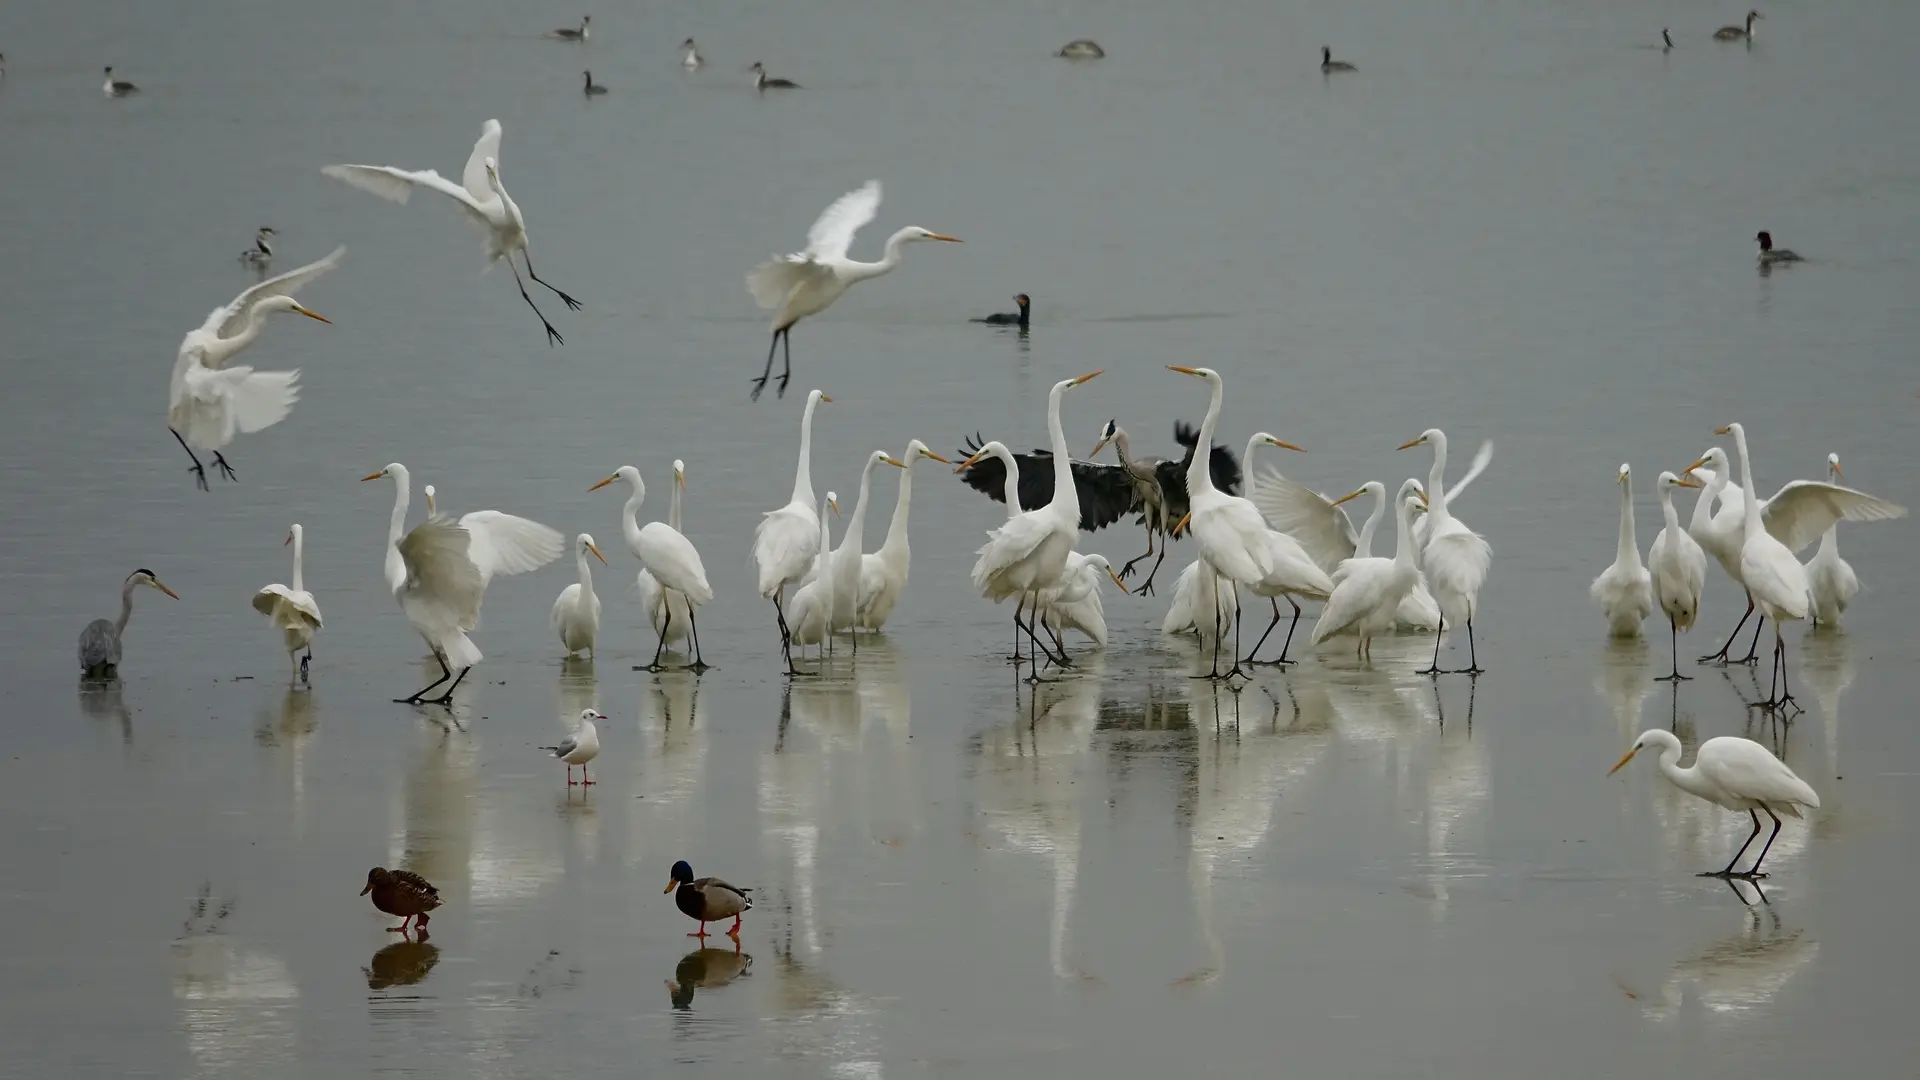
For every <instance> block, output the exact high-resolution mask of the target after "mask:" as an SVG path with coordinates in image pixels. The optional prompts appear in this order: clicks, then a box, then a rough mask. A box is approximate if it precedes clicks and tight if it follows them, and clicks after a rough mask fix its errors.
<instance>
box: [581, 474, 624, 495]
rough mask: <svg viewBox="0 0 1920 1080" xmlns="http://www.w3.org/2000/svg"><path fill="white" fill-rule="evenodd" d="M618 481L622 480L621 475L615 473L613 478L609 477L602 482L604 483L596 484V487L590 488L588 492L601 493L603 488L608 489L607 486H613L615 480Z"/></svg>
mask: <svg viewBox="0 0 1920 1080" xmlns="http://www.w3.org/2000/svg"><path fill="white" fill-rule="evenodd" d="M618 479H620V474H619V473H614V474H613V475H612V476H609V477H607V478H606V479H605V480H602V481H600V482H599V483H597V484H595V485H593V486H592V487H590V488H588V489H587V490H588V491H599V490H600V489H601V488H603V487H606V486H607V485H608V484H611V483H613V482H614V481H615V480H618Z"/></svg>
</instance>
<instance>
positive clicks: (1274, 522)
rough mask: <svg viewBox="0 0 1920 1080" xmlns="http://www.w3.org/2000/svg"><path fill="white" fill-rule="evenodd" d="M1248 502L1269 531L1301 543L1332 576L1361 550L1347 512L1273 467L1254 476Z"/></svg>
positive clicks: (1316, 563) (1308, 555) (1317, 564)
mask: <svg viewBox="0 0 1920 1080" xmlns="http://www.w3.org/2000/svg"><path fill="white" fill-rule="evenodd" d="M1247 498H1248V499H1250V500H1252V501H1253V505H1254V506H1256V507H1258V508H1259V510H1260V516H1261V517H1263V518H1265V519H1266V521H1267V527H1268V528H1270V529H1272V530H1273V531H1274V532H1280V533H1286V534H1287V535H1288V536H1291V537H1293V538H1294V539H1295V540H1297V541H1299V542H1300V546H1301V547H1302V548H1304V549H1305V550H1306V553H1307V557H1308V558H1310V559H1312V560H1313V561H1314V564H1315V565H1316V566H1318V567H1320V569H1322V570H1325V571H1326V572H1327V573H1329V574H1331V573H1333V571H1334V569H1335V568H1336V567H1338V566H1339V565H1340V564H1341V563H1342V562H1344V561H1346V560H1347V559H1350V558H1352V557H1353V553H1354V551H1355V550H1356V549H1357V548H1358V547H1359V544H1360V534H1359V533H1357V532H1355V531H1354V528H1353V519H1352V518H1350V517H1348V516H1347V512H1346V510H1344V509H1342V508H1341V507H1338V506H1335V505H1333V500H1331V499H1329V498H1327V497H1326V496H1325V495H1322V494H1320V493H1319V492H1317V491H1315V490H1313V489H1312V488H1310V487H1307V486H1306V485H1305V484H1298V483H1295V482H1294V481H1292V480H1289V479H1287V478H1286V477H1284V476H1282V475H1280V472H1279V470H1277V469H1274V468H1272V467H1271V466H1269V467H1268V468H1265V469H1262V470H1261V471H1260V472H1258V473H1256V474H1254V478H1253V486H1252V488H1251V489H1250V490H1249V492H1248V493H1247Z"/></svg>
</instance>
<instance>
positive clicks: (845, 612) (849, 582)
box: [824, 450, 907, 648]
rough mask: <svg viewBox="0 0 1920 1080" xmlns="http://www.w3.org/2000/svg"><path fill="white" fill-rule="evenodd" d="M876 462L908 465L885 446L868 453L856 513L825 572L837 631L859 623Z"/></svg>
mask: <svg viewBox="0 0 1920 1080" xmlns="http://www.w3.org/2000/svg"><path fill="white" fill-rule="evenodd" d="M876 465H892V466H895V467H896V468H901V469H904V468H906V467H907V466H906V463H905V462H903V461H901V460H900V459H899V458H896V457H894V456H893V455H892V454H889V453H887V452H886V451H885V450H875V451H874V452H873V453H871V454H868V455H867V464H866V467H865V468H863V469H861V470H860V494H859V495H858V496H857V497H856V498H855V499H854V501H853V516H852V517H850V518H848V519H847V529H846V532H844V533H843V534H841V537H840V546H839V547H837V548H835V549H834V550H833V554H832V556H831V557H830V558H829V559H828V560H827V566H826V569H825V570H824V574H825V576H826V577H827V578H829V579H830V580H831V581H832V582H833V629H834V630H835V631H836V632H837V631H840V630H847V629H852V628H854V627H855V626H857V624H858V623H859V607H860V577H861V571H862V569H863V566H862V562H863V561H864V560H863V559H862V557H861V554H860V548H861V546H862V543H863V541H864V539H865V538H864V537H863V536H862V535H861V534H862V533H863V532H864V531H865V529H866V525H867V497H868V496H869V495H871V494H873V469H874V466H876ZM856 640H857V639H856ZM858 647H859V646H858V645H856V646H855V648H858Z"/></svg>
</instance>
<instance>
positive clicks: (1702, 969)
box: [1641, 889, 1820, 1023]
mask: <svg viewBox="0 0 1920 1080" xmlns="http://www.w3.org/2000/svg"><path fill="white" fill-rule="evenodd" d="M1756 891H1757V889H1756ZM1763 895H1764V894H1763ZM1741 899H1742V901H1743V902H1746V897H1745V895H1744V894H1742V897H1741ZM1740 920H1741V924H1742V925H1741V928H1740V930H1739V931H1738V932H1737V933H1734V934H1732V935H1729V936H1728V937H1725V938H1722V939H1720V940H1719V941H1716V942H1713V943H1712V944H1710V945H1708V946H1707V947H1706V948H1704V949H1701V950H1700V951H1699V952H1697V953H1695V954H1694V955H1692V956H1690V957H1688V958H1687V959H1685V960H1682V961H1680V962H1679V963H1677V964H1675V965H1673V970H1672V971H1671V972H1669V973H1668V974H1667V977H1666V980H1665V981H1664V982H1662V983H1661V984H1660V992H1659V995H1658V998H1659V1000H1658V1001H1649V1002H1647V1003H1646V1004H1645V1005H1643V1006H1642V1007H1641V1008H1642V1012H1643V1013H1644V1014H1645V1015H1646V1017H1647V1018H1648V1019H1650V1020H1657V1021H1660V1022H1662V1023H1668V1022H1671V1021H1674V1020H1677V1019H1679V1017H1680V1013H1681V1011H1682V1008H1683V1006H1684V1005H1685V1003H1686V999H1687V998H1688V997H1691V998H1693V999H1694V1000H1695V1001H1696V1002H1698V1003H1699V1004H1700V1005H1701V1006H1702V1007H1703V1008H1705V1009H1706V1016H1707V1019H1708V1020H1709V1022H1716V1023H1728V1022H1736V1023H1737V1022H1741V1021H1746V1020H1757V1019H1762V1018H1764V1017H1765V1015H1766V1011H1767V1007H1768V1006H1770V1005H1771V1004H1772V1003H1773V1001H1774V999H1775V998H1777V997H1779V995H1780V991H1781V990H1783V989H1785V987H1786V985H1787V983H1789V982H1790V981H1792V979H1793V977H1794V976H1795V975H1797V974H1799V973H1800V972H1801V971H1804V970H1806V969H1807V968H1808V967H1811V966H1812V965H1813V961H1814V959H1815V958H1816V957H1817V956H1819V955H1820V943H1819V942H1817V941H1813V940H1811V939H1809V938H1808V937H1807V936H1806V931H1805V930H1787V929H1785V928H1783V927H1782V925H1781V921H1780V913H1779V912H1778V911H1777V910H1775V909H1774V908H1772V907H1771V906H1765V905H1761V904H1751V903H1750V904H1749V906H1748V907H1746V908H1745V909H1743V910H1742V911H1741V913H1740Z"/></svg>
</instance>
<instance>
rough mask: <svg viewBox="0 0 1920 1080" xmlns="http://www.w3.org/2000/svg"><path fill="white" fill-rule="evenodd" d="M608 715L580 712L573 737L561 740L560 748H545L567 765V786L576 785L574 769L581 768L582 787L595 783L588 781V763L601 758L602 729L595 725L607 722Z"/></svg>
mask: <svg viewBox="0 0 1920 1080" xmlns="http://www.w3.org/2000/svg"><path fill="white" fill-rule="evenodd" d="M606 718H607V714H606V713H603V712H597V711H595V710H593V709H581V710H580V726H579V727H578V728H576V729H575V730H574V733H573V735H572V736H570V737H568V738H565V739H562V740H560V745H558V746H543V747H541V748H540V749H542V750H546V751H549V752H551V753H552V754H553V756H554V757H557V758H559V759H560V760H561V761H564V762H566V763H567V786H568V787H572V786H573V784H574V779H573V767H574V766H575V765H578V766H580V781H579V782H580V785H581V786H582V787H590V786H592V784H593V783H594V782H593V781H592V780H589V779H587V762H589V761H592V760H593V759H594V758H597V757H599V756H600V729H599V728H597V727H595V726H594V725H593V722H594V721H595V720H605V719H606Z"/></svg>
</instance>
